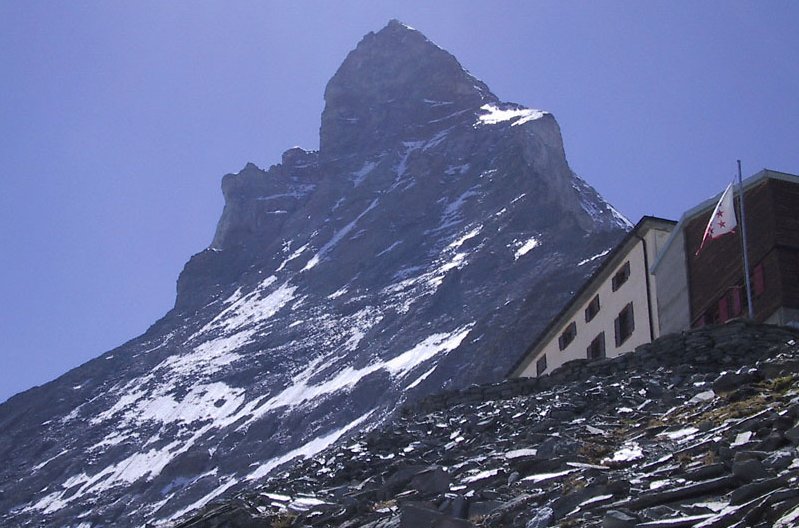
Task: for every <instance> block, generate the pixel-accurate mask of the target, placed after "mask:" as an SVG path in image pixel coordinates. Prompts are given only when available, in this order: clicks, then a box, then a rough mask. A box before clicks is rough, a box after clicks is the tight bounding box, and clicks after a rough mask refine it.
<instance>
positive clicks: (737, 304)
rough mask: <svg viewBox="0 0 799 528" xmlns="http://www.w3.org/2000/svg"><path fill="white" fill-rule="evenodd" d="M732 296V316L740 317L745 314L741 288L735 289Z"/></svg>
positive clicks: (731, 293)
mask: <svg viewBox="0 0 799 528" xmlns="http://www.w3.org/2000/svg"><path fill="white" fill-rule="evenodd" d="M730 295H731V296H732V297H731V298H732V313H731V314H730V315H731V316H733V317H738V316H739V315H741V313H742V312H743V303H742V302H741V288H740V287H737V288H733V289H732V291H731V292H730Z"/></svg>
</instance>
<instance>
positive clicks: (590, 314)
mask: <svg viewBox="0 0 799 528" xmlns="http://www.w3.org/2000/svg"><path fill="white" fill-rule="evenodd" d="M598 313H599V294H598V293H597V294H596V295H595V296H594V298H593V299H591V302H590V303H588V306H587V307H586V309H585V322H586V323H587V322H588V321H590V320H591V319H593V318H594V317H596V314H598Z"/></svg>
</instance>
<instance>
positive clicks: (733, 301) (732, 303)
mask: <svg viewBox="0 0 799 528" xmlns="http://www.w3.org/2000/svg"><path fill="white" fill-rule="evenodd" d="M742 309H743V304H742V302H741V288H740V287H738V286H736V287H734V288H730V289H729V291H727V293H725V294H724V296H723V297H722V298H721V299H719V316H718V317H719V318H718V320H719V322H721V323H725V322H727V321H729V320H730V319H732V318H733V317H738V316H739V315H741V312H742Z"/></svg>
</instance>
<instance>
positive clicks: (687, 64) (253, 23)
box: [0, 0, 799, 401]
mask: <svg viewBox="0 0 799 528" xmlns="http://www.w3.org/2000/svg"><path fill="white" fill-rule="evenodd" d="M391 18H398V19H400V20H402V21H403V22H405V23H407V24H408V25H411V26H413V27H415V28H417V29H419V30H420V31H422V32H423V33H424V34H425V35H427V37H428V38H430V39H431V40H432V41H434V42H436V43H437V44H439V45H440V46H441V47H443V48H445V49H447V50H448V51H450V52H451V53H453V54H454V55H455V56H456V57H457V58H458V59H459V60H460V62H461V64H463V66H464V67H465V68H467V69H468V70H469V71H471V72H472V73H473V74H474V75H475V76H477V77H478V78H480V79H482V80H483V81H484V82H485V83H486V84H487V85H488V86H489V87H490V88H491V89H492V91H493V92H494V93H495V94H497V95H498V96H499V97H500V98H501V99H503V100H505V101H513V102H518V103H521V104H524V105H527V106H530V107H533V108H540V109H544V110H548V111H550V112H552V113H553V114H554V115H555V117H556V118H557V120H558V122H559V123H560V126H561V129H562V133H563V138H564V142H565V147H566V154H567V158H568V160H569V163H570V165H571V167H572V169H573V170H574V171H575V172H577V173H578V174H579V175H580V176H582V177H583V178H584V179H585V180H587V181H588V182H589V183H590V184H591V185H593V186H594V187H595V188H596V189H597V190H598V191H599V192H600V193H601V194H602V195H603V196H604V197H605V198H606V199H608V200H609V201H610V202H611V203H612V204H614V205H615V206H616V207H617V208H618V209H619V210H620V211H621V212H622V213H624V214H625V215H627V216H628V217H629V218H630V219H631V220H632V221H633V222H635V221H636V220H638V218H639V217H640V216H641V215H644V214H651V215H656V216H664V217H670V218H678V217H679V215H680V214H681V213H682V211H683V210H685V209H686V208H689V207H691V206H693V205H695V204H696V203H697V202H699V201H701V200H703V199H705V198H707V197H709V196H711V195H713V194H715V193H717V192H720V191H721V190H723V188H724V187H725V186H726V184H727V182H728V181H729V180H731V179H732V177H733V176H734V175H735V171H736V164H735V160H736V159H741V160H742V161H743V167H744V173H745V175H751V174H753V173H755V172H757V171H758V170H760V169H762V168H764V167H768V168H772V169H776V170H782V171H785V172H793V173H799V31H797V27H799V2H792V1H788V0H786V1H779V2H777V1H762V2H737V1H723V2H711V1H703V2H693V1H667V2H665V1H664V2H658V1H650V2H632V1H629V2H601V1H596V2H555V1H549V2H534V1H517V2H503V1H491V2H487V1H479V2H478V1H464V0H459V1H435V2H430V1H429V0H425V1H421V0H419V1H407V0H403V1H401V2H399V1H397V2H384V1H383V2H381V1H376V0H364V1H337V2H318V1H313V2H311V1H296V0H295V1H292V2H288V1H286V2H277V1H253V2H243V1H234V2H222V1H219V2H203V1H196V0H190V1H175V0H172V1H169V2H163V1H160V0H159V1H152V2H148V1H141V0H140V1H137V2H99V1H95V2H90V1H75V2H60V1H55V0H53V1H32V2H28V1H22V0H0V175H1V176H0V178H2V179H1V180H0V183H2V186H1V187H0V225H2V230H0V247H1V248H2V250H0V401H3V400H5V399H6V398H8V397H9V396H11V395H12V394H14V393H16V392H19V391H21V390H24V389H26V388H29V387H31V386H33V385H36V384H41V383H44V382H47V381H48V380H51V379H53V378H55V377H57V376H58V375H60V374H62V373H64V372H66V371H67V370H69V369H71V368H73V367H76V366H78V365H79V364H81V363H82V362H84V361H86V360H88V359H90V358H92V357H95V356H97V355H99V354H100V353H102V352H104V351H107V350H109V349H111V348H113V347H115V346H117V345H120V344H122V343H123V342H125V341H126V340H128V339H130V338H133V337H135V336H136V335H138V334H140V333H142V332H143V331H144V330H145V329H146V328H147V327H148V326H149V325H150V324H151V323H153V322H154V321H155V320H156V319H158V318H159V317H160V316H162V315H163V314H164V313H166V312H167V311H168V310H169V309H170V308H171V307H172V304H173V302H174V292H175V281H176V280H177V276H178V273H179V272H180V270H181V269H182V267H183V264H184V263H185V262H186V261H187V260H188V259H189V257H190V256H191V255H192V254H194V253H197V252H199V251H201V250H202V249H203V248H205V247H206V246H207V245H208V244H209V243H210V241H211V237H212V235H213V232H214V228H215V226H216V221H217V220H218V218H219V215H220V213H221V211H222V205H223V203H222V195H221V192H220V190H219V185H220V181H221V178H222V176H223V175H224V174H226V173H229V172H238V171H239V170H240V169H241V168H243V167H244V165H245V164H246V163H247V162H248V161H252V162H254V163H255V164H257V165H259V166H261V167H264V168H266V167H268V166H269V165H271V164H273V163H276V162H277V161H279V159H280V155H281V153H282V152H283V151H284V150H286V149H288V148H290V147H292V146H294V145H299V146H302V147H305V148H308V149H314V148H317V146H318V130H319V116H320V113H321V111H322V107H323V99H322V95H323V91H324V87H325V84H326V82H327V80H328V79H329V78H330V77H331V76H332V75H333V73H334V72H335V71H336V69H337V67H338V66H339V64H340V63H341V62H342V60H343V59H344V57H345V56H346V54H347V53H348V52H349V51H350V50H351V49H352V48H354V47H355V45H356V44H357V42H358V41H359V40H360V39H361V37H362V36H363V35H364V34H366V33H368V32H369V31H377V30H379V29H380V28H382V27H383V26H384V25H385V24H386V23H387V22H388V20H389V19H391Z"/></svg>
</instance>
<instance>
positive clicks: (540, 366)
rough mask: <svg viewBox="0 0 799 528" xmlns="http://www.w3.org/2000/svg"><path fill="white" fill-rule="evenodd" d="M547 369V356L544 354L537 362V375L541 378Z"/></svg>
mask: <svg viewBox="0 0 799 528" xmlns="http://www.w3.org/2000/svg"><path fill="white" fill-rule="evenodd" d="M546 369H547V355H546V354H544V355H543V356H541V357H540V358H538V361H536V362H535V375H536V376H540V375H541V374H543V373H544V371H545V370H546Z"/></svg>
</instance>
